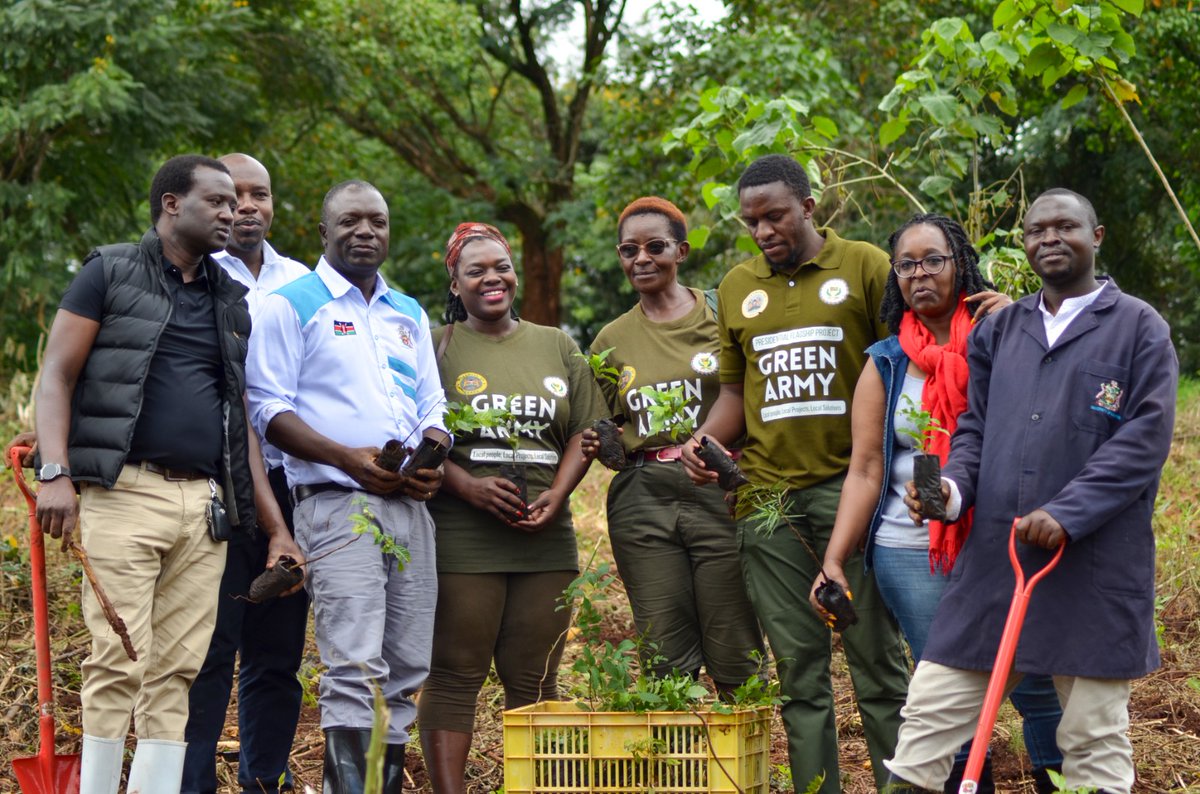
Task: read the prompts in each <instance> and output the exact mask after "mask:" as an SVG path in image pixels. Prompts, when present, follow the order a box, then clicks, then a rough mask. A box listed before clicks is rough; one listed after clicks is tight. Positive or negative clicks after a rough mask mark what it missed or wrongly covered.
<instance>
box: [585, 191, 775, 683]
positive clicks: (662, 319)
mask: <svg viewBox="0 0 1200 794" xmlns="http://www.w3.org/2000/svg"><path fill="white" fill-rule="evenodd" d="M617 236H618V239H619V244H618V245H617V255H618V256H619V257H620V261H621V268H622V269H623V270H624V271H625V276H626V277H627V278H628V279H629V283H630V284H631V285H632V286H633V288H634V289H635V290H637V293H638V302H637V303H636V304H635V305H634V306H633V308H632V309H630V310H629V311H627V312H626V313H625V314H623V315H621V316H620V317H618V318H617V319H616V320H614V321H612V322H611V323H609V324H608V325H607V326H605V327H604V328H603V329H602V330H601V331H600V333H599V334H598V335H597V336H596V340H595V341H594V342H592V351H593V352H600V351H604V350H608V349H609V348H612V352H611V353H609V355H608V359H607V361H608V364H609V365H610V366H612V367H614V368H615V369H616V370H617V372H618V373H619V374H620V379H619V381H618V383H616V384H613V383H605V384H602V388H603V389H604V390H605V396H606V397H607V398H608V402H609V407H610V409H611V410H612V412H613V414H614V415H615V416H623V417H625V420H626V421H625V424H624V429H623V433H622V439H621V440H622V444H623V446H624V448H625V452H626V458H627V459H626V465H625V467H624V468H622V469H621V470H620V471H619V472H618V473H617V475H616V476H615V477H614V478H613V480H612V483H611V484H610V485H609V489H608V534H609V539H610V540H611V542H612V548H613V556H614V557H615V558H616V562H617V567H618V568H619V569H620V572H621V579H622V580H623V581H624V583H625V589H626V592H627V593H628V594H629V603H630V605H631V607H632V608H633V618H634V622H635V624H636V625H637V628H638V631H639V632H641V634H642V636H643V638H644V639H645V640H646V643H645V644H644V652H643V654H642V656H643V664H644V665H646V666H647V667H648V668H649V669H651V670H653V671H654V672H656V673H658V674H660V675H661V674H664V673H669V672H672V671H675V672H680V673H686V674H689V675H691V676H692V677H693V678H698V677H699V675H700V670H701V668H702V667H703V668H704V669H705V670H706V671H707V672H708V674H709V676H710V677H711V678H712V679H713V682H714V683H715V684H716V686H717V688H718V690H720V691H722V692H728V691H731V690H732V689H734V688H735V687H737V686H738V685H739V684H741V683H743V682H744V681H745V680H746V679H747V678H749V677H750V676H751V675H754V674H755V673H758V672H761V667H760V663H759V661H758V659H759V657H760V656H761V654H762V650H763V644H762V632H760V631H759V628H758V620H757V619H756V618H755V616H754V610H753V608H752V607H751V606H750V600H749V598H748V597H747V596H746V590H745V587H744V585H743V584H742V573H741V567H740V564H739V561H738V552H737V545H736V537H735V535H736V527H735V525H734V523H733V521H732V520H731V519H730V518H729V511H728V509H727V508H726V506H725V503H724V502H723V501H722V498H721V495H720V491H718V489H716V488H701V487H697V486H696V485H695V484H694V483H692V481H691V480H690V479H688V476H687V474H686V473H685V472H684V470H683V465H682V463H681V462H680V455H679V452H680V447H679V446H678V445H677V443H676V442H675V441H674V440H672V439H671V437H670V435H669V433H668V432H664V431H656V430H655V429H653V428H652V427H651V426H650V417H649V410H648V409H649V406H650V402H649V400H648V399H647V397H646V396H645V395H644V394H643V393H642V392H641V389H642V387H644V386H650V387H653V388H655V389H658V390H665V389H667V388H668V387H669V386H670V385H675V384H678V385H680V386H682V387H683V389H684V394H685V395H686V396H688V397H690V398H692V400H691V402H690V404H689V405H688V407H687V408H686V411H687V413H688V414H690V415H691V418H692V419H693V420H694V422H695V424H693V425H692V426H693V427H699V426H700V425H701V424H703V423H704V419H705V417H706V415H707V414H708V411H709V409H710V408H712V405H713V403H714V402H715V401H716V398H717V392H718V391H719V390H720V383H719V382H718V378H717V350H718V348H719V342H718V338H717V319H716V309H715V301H714V302H713V303H710V302H709V301H708V300H706V295H705V293H704V292H702V291H701V290H698V289H695V288H693V287H686V286H684V285H682V284H680V283H679V280H678V278H677V276H678V272H679V265H680V264H681V263H682V262H683V261H684V260H685V259H686V258H687V255H688V242H687V221H686V220H685V218H684V216H683V213H682V212H680V211H679V208H678V207H676V206H675V205H674V204H672V203H671V202H669V201H667V200H665V199H661V198H657V197H644V198H639V199H637V200H636V201H634V202H632V203H631V204H629V206H627V207H626V208H625V210H624V212H622V213H621V216H620V219H619V220H618V221H617ZM584 438H585V441H584V444H585V451H587V452H589V453H590V454H595V453H596V450H597V447H598V444H597V442H596V436H595V433H594V432H593V431H591V430H589V431H588V432H586V433H585V434H584Z"/></svg>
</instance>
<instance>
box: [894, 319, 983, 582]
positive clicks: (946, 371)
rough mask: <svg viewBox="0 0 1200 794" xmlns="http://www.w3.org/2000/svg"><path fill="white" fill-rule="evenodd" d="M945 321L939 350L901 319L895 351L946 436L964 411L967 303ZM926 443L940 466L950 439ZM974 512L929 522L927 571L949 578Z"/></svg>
mask: <svg viewBox="0 0 1200 794" xmlns="http://www.w3.org/2000/svg"><path fill="white" fill-rule="evenodd" d="M961 298H962V296H960V299H959V302H958V308H956V309H955V310H954V316H953V317H952V318H951V320H950V341H949V342H948V343H947V344H945V345H939V344H938V343H937V341H936V340H935V339H934V337H933V332H932V331H930V330H929V329H928V328H927V327H926V326H925V324H924V323H923V322H921V321H920V320H919V319H917V316H916V314H914V313H913V312H912V311H906V312H905V313H904V314H903V316H901V318H900V347H901V348H902V349H903V350H904V354H905V355H907V356H908V358H909V360H911V361H912V362H914V363H915V364H916V365H917V366H918V367H920V368H921V371H922V372H924V373H925V387H924V389H923V391H922V392H921V408H922V409H923V410H926V411H928V412H929V413H930V415H931V416H933V418H934V419H936V420H938V422H940V423H941V427H944V428H945V429H946V430H947V431H948V432H950V433H954V429H955V428H956V427H958V415H959V414H961V413H962V412H963V411H965V410H966V409H967V334H969V333H970V331H971V315H970V314H968V313H967V304H966V301H964V300H962V299H961ZM932 436H933V437H932V438H931V439H930V440H929V442H928V446H929V449H928V450H927V451H928V452H929V453H930V454H933V455H937V456H938V458H939V459H940V460H941V462H942V465H943V466H945V465H946V458H947V457H948V456H949V454H950V436H948V435H946V434H945V433H933V434H932ZM973 515H974V508H972V509H971V510H967V511H966V512H965V513H963V514H962V515H961V516H959V519H958V520H957V521H955V522H953V523H946V522H942V521H930V522H929V568H930V570H931V571H936V570H937V569H938V568H939V567H940V568H941V569H942V572H943V573H946V574H948V573H950V569H951V568H953V567H954V561H955V559H956V558H957V557H958V552H959V550H960V549H961V548H962V545H963V542H964V541H965V540H966V539H967V533H968V532H970V531H971V519H972V518H973Z"/></svg>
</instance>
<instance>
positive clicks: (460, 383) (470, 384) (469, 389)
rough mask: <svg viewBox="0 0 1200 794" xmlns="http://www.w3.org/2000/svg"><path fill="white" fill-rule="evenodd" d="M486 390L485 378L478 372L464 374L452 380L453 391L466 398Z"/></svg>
mask: <svg viewBox="0 0 1200 794" xmlns="http://www.w3.org/2000/svg"><path fill="white" fill-rule="evenodd" d="M486 388H487V378H485V377H483V376H482V375H480V374H479V373H478V372H464V373H463V374H461V375H459V376H458V377H457V378H455V379H454V390H455V391H456V392H458V393H459V394H465V395H466V396H468V397H471V396H473V395H476V394H479V392H481V391H483V390H484V389H486Z"/></svg>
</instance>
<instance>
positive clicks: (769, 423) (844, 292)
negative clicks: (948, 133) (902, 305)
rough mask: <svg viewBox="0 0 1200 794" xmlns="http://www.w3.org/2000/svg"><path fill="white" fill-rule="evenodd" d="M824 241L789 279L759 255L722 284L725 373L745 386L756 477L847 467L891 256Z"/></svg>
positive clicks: (749, 460) (795, 477)
mask: <svg viewBox="0 0 1200 794" xmlns="http://www.w3.org/2000/svg"><path fill="white" fill-rule="evenodd" d="M817 231H818V233H819V234H820V235H821V236H822V237H824V238H825V244H824V245H823V246H821V250H820V251H819V252H818V253H817V255H816V257H815V258H813V259H812V260H811V261H809V262H805V263H803V264H802V265H800V266H799V267H798V268H797V269H796V271H795V273H794V274H793V275H791V276H788V275H785V274H783V273H777V272H774V271H772V270H771V268H770V266H769V265H768V264H767V262H766V260H765V259H764V258H763V257H762V256H761V255H759V256H757V257H755V258H754V259H750V260H748V261H746V262H742V263H741V264H739V265H737V266H736V267H735V268H734V269H733V270H731V271H730V272H729V273H728V274H727V275H726V276H725V278H724V279H723V280H722V282H721V286H720V288H719V290H718V297H719V311H718V316H719V321H718V324H719V326H720V333H721V353H720V379H721V382H722V383H740V384H742V388H743V395H744V400H745V415H746V436H747V440H746V444H745V447H744V448H743V458H742V460H741V463H740V466H741V468H742V470H743V471H744V472H745V474H746V476H747V477H749V478H750V480H751V481H752V482H758V483H764V484H774V483H777V482H785V483H786V484H787V485H788V487H789V488H792V489H796V488H808V487H810V486H813V485H816V484H818V483H820V482H822V481H824V480H827V479H829V478H830V477H833V476H835V475H838V474H841V473H843V472H845V470H846V468H847V466H848V465H849V463H850V401H851V397H852V396H853V394H854V387H855V385H856V384H857V383H858V376H859V374H860V373H861V372H862V368H863V365H864V364H865V363H866V361H867V355H866V353H865V350H866V348H867V347H868V346H870V345H871V344H873V343H874V342H876V341H877V340H879V339H882V338H884V337H886V336H887V335H888V331H887V328H886V326H884V325H883V323H881V322H880V321H879V302H880V300H881V299H882V298H883V291H884V287H885V285H886V284H887V273H888V267H889V265H888V257H887V254H885V253H884V252H883V251H881V250H880V249H878V248H876V247H875V246H873V245H871V244H869V243H864V242H855V241H851V240H843V239H841V238H840V237H838V236H837V235H836V234H835V233H834V232H833V231H832V230H831V229H828V228H821V229H818V230H817Z"/></svg>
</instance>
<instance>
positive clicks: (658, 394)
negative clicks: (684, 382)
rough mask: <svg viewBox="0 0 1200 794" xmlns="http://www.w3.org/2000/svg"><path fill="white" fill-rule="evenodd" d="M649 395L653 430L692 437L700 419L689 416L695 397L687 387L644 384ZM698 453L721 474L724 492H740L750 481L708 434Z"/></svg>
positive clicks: (644, 393) (643, 391)
mask: <svg viewBox="0 0 1200 794" xmlns="http://www.w3.org/2000/svg"><path fill="white" fill-rule="evenodd" d="M639 391H640V392H641V394H642V396H643V397H645V398H646V401H647V408H646V414H647V417H648V419H649V422H650V429H651V431H652V432H655V433H662V432H665V433H667V434H668V435H670V437H671V440H672V441H675V442H678V441H679V440H680V438H684V439H691V438H693V436H692V433H693V432H694V431H695V429H696V422H695V420H694V419H692V418H691V417H690V416H688V415H687V411H686V410H684V409H685V408H687V405H688V403H689V402H691V400H690V399H689V398H687V397H685V396H684V388H683V386H675V387H674V388H671V389H667V390H665V391H663V390H660V389H655V388H653V387H651V386H643V387H642V388H641V389H640V390H639ZM696 455H697V456H699V458H700V460H702V461H704V465H705V467H706V468H707V469H709V471H715V472H716V473H717V485H719V486H720V487H721V490H724V491H736V490H737V489H738V488H740V487H742V486H743V485H747V484H749V482H750V480H749V479H747V477H746V475H745V474H743V473H742V470H741V468H740V467H739V466H738V465H737V463H736V462H735V461H734V460H733V458H731V457H729V454H728V453H726V452H725V451H724V450H723V449H721V448H720V447H718V446H717V445H716V444H713V443H711V442H710V441H709V440H708V436H705V437H704V438H701V439H700V446H699V447H697V449H696Z"/></svg>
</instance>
